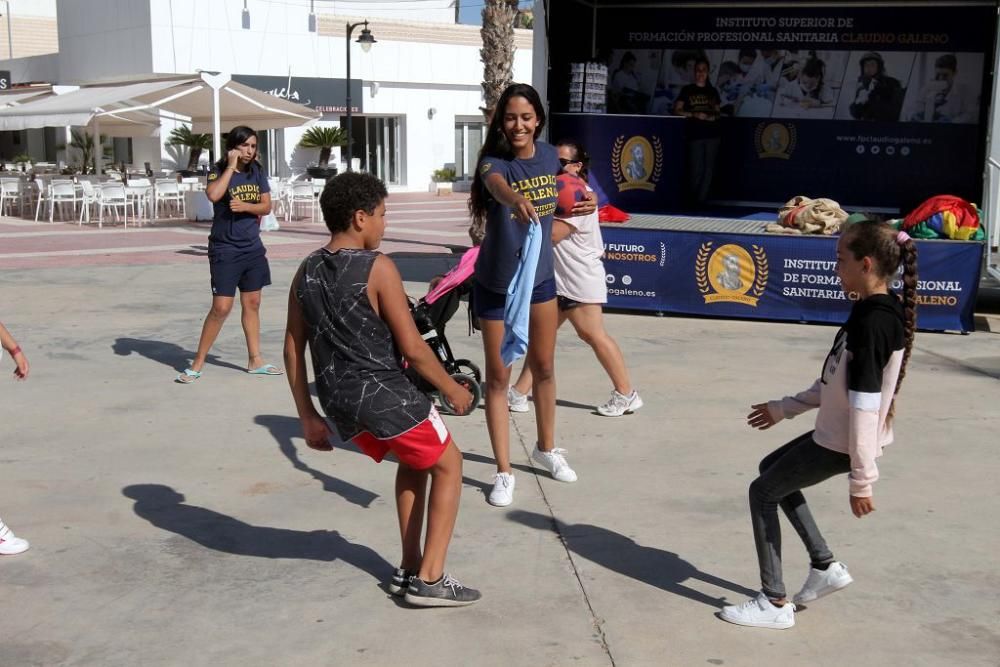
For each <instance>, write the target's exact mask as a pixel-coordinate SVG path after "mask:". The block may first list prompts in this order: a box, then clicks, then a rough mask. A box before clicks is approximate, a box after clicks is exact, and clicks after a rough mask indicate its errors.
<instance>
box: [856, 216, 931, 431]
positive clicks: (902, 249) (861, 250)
mask: <svg viewBox="0 0 1000 667" xmlns="http://www.w3.org/2000/svg"><path fill="white" fill-rule="evenodd" d="M843 235H844V237H846V241H845V245H846V247H847V249H848V250H849V251H850V252H851V254H852V255H853V256H854V258H855V259H861V258H863V257H870V258H871V259H872V266H873V267H874V269H875V272H876V275H878V277H879V278H882V279H884V280H885V281H886V282H887V283H891V282H892V280H893V277H894V276H895V275H896V272H897V270H898V269H899V267H900V265H902V267H903V280H902V282H903V312H904V331H903V362H902V364H901V365H900V367H899V376H898V377H897V378H896V388H895V390H894V391H893V404H892V405H890V406H889V414H888V419H892V415H893V409H894V408H895V396H896V394H898V393H899V387H900V385H901V384H903V378H904V377H906V364H907V362H909V360H910V353H911V352H912V350H913V338H914V336H915V334H916V331H917V246H916V244H915V243H914V242H913V239H911V238H910V237H909V236H904V235H902V232H898V231H897V230H896V229H895V228H894V227H892V225H889V224H888V223H885V222H882V221H881V220H879V219H878V218H876V217H873V216H872V217H867V218H865V219H863V220H860V221H858V222H855V223H854V224H852V225H851V226H849V227H848V228H847V229H846V230H845V231H844V232H843Z"/></svg>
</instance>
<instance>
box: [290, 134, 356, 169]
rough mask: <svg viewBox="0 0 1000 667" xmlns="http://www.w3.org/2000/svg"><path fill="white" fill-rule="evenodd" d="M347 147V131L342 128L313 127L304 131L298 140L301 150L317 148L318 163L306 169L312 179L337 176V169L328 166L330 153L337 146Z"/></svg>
mask: <svg viewBox="0 0 1000 667" xmlns="http://www.w3.org/2000/svg"><path fill="white" fill-rule="evenodd" d="M346 145H347V131H346V130H345V129H344V128H342V127H329V126H319V125H317V126H315V127H310V128H309V129H308V130H306V132H305V134H303V135H302V138H301V139H300V140H299V146H301V147H302V148H318V149H319V162H318V163H317V164H316V165H315V166H310V167H308V168H307V169H306V173H308V174H309V175H310V176H312V177H313V178H331V177H333V176H336V175H337V167H335V166H333V165H331V164H330V153H331V152H333V149H334V148H336V147H338V146H346Z"/></svg>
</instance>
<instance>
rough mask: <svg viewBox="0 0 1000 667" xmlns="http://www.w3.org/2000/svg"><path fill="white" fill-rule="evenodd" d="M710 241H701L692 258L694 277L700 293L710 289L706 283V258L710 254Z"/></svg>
mask: <svg viewBox="0 0 1000 667" xmlns="http://www.w3.org/2000/svg"><path fill="white" fill-rule="evenodd" d="M712 243H713V242H712V241H705V242H704V243H702V244H701V247H700V248H699V249H698V255H697V256H696V257H695V260H694V278H695V282H697V283H698V291H699V292H701V293H702V294H708V293H709V292H710V291H711V289H712V287H711V285H709V283H708V258H709V257H710V256H711V254H712Z"/></svg>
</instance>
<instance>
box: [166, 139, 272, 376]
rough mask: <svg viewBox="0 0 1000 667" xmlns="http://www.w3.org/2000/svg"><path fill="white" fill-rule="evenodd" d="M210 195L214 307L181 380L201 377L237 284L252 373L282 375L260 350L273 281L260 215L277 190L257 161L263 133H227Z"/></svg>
mask: <svg viewBox="0 0 1000 667" xmlns="http://www.w3.org/2000/svg"><path fill="white" fill-rule="evenodd" d="M205 194H206V195H208V199H209V201H211V202H212V203H213V204H214V206H215V215H214V217H213V219H212V232H211V233H210V234H209V236H208V262H209V267H210V269H211V274H212V308H211V310H209V311H208V315H207V316H206V317H205V324H204V325H203V326H202V329H201V339H200V340H199V341H198V352H197V354H195V357H194V361H192V362H191V366H190V368H186V369H185V370H184V372H183V373H180V374H179V375H178V376H177V382H180V383H182V384H190V383H192V382H194V381H195V380H197V379H198V378H200V377H201V369H202V367H203V366H204V365H205V357H206V356H208V351H209V350H210V349H211V348H212V344H213V343H215V339H216V338H217V337H218V335H219V331H221V330H222V324H223V323H224V322H225V321H226V317H228V316H229V311H231V310H232V309H233V301H234V300H235V298H236V290H237V288H238V289H239V291H240V307H241V308H242V309H243V317H242V320H243V333H244V334H245V335H246V339H247V355H248V357H249V359H248V361H247V372H248V373H252V374H254V375H281V374H282V373H283V372H284V371H282V370H281V369H280V368H278V367H277V366H274V365H273V364H267V363H264V358H263V357H262V356H261V354H260V293H261V290H262V289H263V288H264V286H266V285H270V284H271V269H270V267H269V266H268V263H267V256H266V252H267V251H266V250H265V249H264V244H263V243H262V242H261V240H260V218H261V216H264V215H267V214H268V213H270V212H271V188H270V187H269V186H268V184H267V178H265V177H264V172H263V169H262V168H261V166H260V163H259V162H258V161H257V133H256V132H254V131H253V130H252V129H250V128H249V127H246V126H245V125H239V126H237V127H234V128H233V129H232V130H230V131H229V134H228V135H226V155H225V157H223V158H222V159H221V160H219V161H218V162H216V163H215V165H214V167H213V169H212V171H211V172H210V173H209V175H208V186H207V187H206V188H205Z"/></svg>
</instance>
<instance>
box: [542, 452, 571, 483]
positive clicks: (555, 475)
mask: <svg viewBox="0 0 1000 667" xmlns="http://www.w3.org/2000/svg"><path fill="white" fill-rule="evenodd" d="M531 458H532V460H533V461H534V462H535V463H537V464H538V465H540V466H542V467H543V468H545V469H546V470H547V471H548V472H549V474H550V475H552V479H554V480H557V481H559V482H575V481H576V473H575V472H574V471H573V469H572V468H570V467H569V463H567V461H566V450H565V449H562V448H561V447H556V448H555V449H552V450H550V451H547V452H543V451H542V450H540V449H539V448H538V446H537V445H536V446H535V451H533V452H531Z"/></svg>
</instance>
